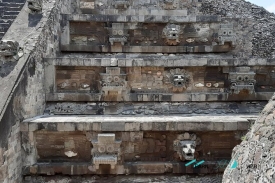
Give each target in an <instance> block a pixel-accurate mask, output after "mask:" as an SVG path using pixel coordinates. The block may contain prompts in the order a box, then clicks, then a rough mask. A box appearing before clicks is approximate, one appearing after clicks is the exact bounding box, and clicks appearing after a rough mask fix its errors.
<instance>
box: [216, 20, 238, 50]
mask: <svg viewBox="0 0 275 183" xmlns="http://www.w3.org/2000/svg"><path fill="white" fill-rule="evenodd" d="M218 42H219V45H224V44H225V43H230V44H231V46H232V47H235V46H236V34H235V33H234V30H233V24H222V25H220V30H219V33H218Z"/></svg>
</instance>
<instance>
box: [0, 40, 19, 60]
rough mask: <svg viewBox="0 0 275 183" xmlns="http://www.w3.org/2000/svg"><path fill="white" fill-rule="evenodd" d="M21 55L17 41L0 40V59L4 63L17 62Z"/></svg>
mask: <svg viewBox="0 0 275 183" xmlns="http://www.w3.org/2000/svg"><path fill="white" fill-rule="evenodd" d="M22 55H23V51H22V48H20V47H19V44H18V42H17V41H12V40H2V41H1V42H0V57H2V58H3V60H4V61H17V60H18V59H19V58H20V57H21V56H22Z"/></svg>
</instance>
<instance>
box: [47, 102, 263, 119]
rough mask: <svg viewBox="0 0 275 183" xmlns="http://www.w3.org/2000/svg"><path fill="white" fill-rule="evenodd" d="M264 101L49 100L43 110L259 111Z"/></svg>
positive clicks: (91, 112) (76, 112)
mask: <svg viewBox="0 0 275 183" xmlns="http://www.w3.org/2000/svg"><path fill="white" fill-rule="evenodd" d="M265 105H266V102H242V103H234V102H228V103H223V102H215V103H207V102H200V103H197V102H176V103H173V102H170V103H168V102H157V103H152V102H149V103H146V104H141V103H123V104H121V103H106V102H97V103H70V102H63V103H52V104H48V105H47V107H46V110H45V114H56V115H60V114H74V115H83V114H84V115H85V114H89V115H103V114H107V115H141V116H144V115H145V116H148V115H177V114H195V115H206V114H258V113H259V112H261V110H262V109H263V107H264V106H265Z"/></svg>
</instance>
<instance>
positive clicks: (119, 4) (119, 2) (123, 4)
mask: <svg viewBox="0 0 275 183" xmlns="http://www.w3.org/2000/svg"><path fill="white" fill-rule="evenodd" d="M113 5H114V7H115V8H116V9H127V8H128V7H129V6H130V1H129V0H114V1H113Z"/></svg>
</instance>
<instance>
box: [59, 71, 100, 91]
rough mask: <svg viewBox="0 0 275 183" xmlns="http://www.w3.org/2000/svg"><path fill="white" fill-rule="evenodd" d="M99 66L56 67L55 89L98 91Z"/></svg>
mask: <svg viewBox="0 0 275 183" xmlns="http://www.w3.org/2000/svg"><path fill="white" fill-rule="evenodd" d="M99 72H101V69H100V68H94V67H90V68H84V67H78V68H77V69H75V68H74V67H69V68H66V67H63V68H57V69H56V90H57V91H67V92H73V91H77V92H90V93H98V92H99V90H100V88H101V87H100V82H99V81H100V75H99Z"/></svg>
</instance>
